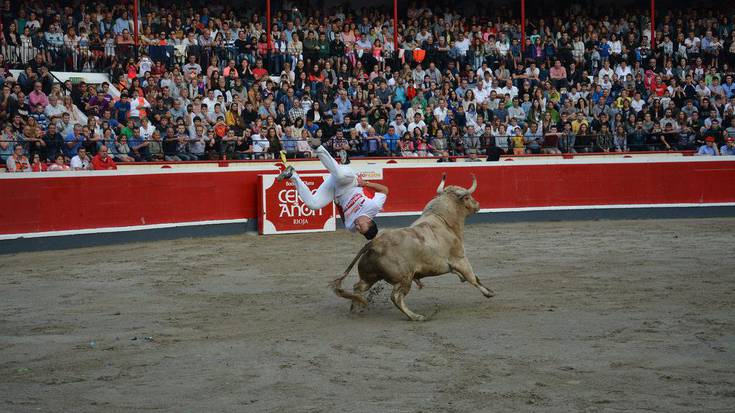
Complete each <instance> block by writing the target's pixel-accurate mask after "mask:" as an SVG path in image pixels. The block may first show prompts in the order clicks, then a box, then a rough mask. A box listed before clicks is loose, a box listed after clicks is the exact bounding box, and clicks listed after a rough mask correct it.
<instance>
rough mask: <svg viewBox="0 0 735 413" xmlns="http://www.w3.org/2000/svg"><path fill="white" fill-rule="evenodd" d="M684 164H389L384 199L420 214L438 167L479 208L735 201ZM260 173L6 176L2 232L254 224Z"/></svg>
mask: <svg viewBox="0 0 735 413" xmlns="http://www.w3.org/2000/svg"><path fill="white" fill-rule="evenodd" d="M685 159H686V160H681V159H676V160H672V161H670V162H668V161H667V162H641V161H638V160H625V159H619V160H617V161H615V162H611V163H608V162H605V163H602V162H590V163H582V162H578V161H574V162H572V161H568V163H565V162H564V161H563V160H559V161H554V162H551V163H548V162H546V163H541V164H525V163H524V164H521V163H516V164H511V162H502V163H499V164H498V163H496V164H488V163H482V164H477V163H475V164H464V163H463V164H449V165H451V166H446V164H433V165H427V166H420V167H403V166H401V167H386V168H385V169H384V170H383V183H384V184H386V185H387V186H388V187H389V188H390V191H391V193H390V195H389V197H388V202H387V203H386V206H385V212H386V213H391V212H414V211H420V210H421V209H423V207H424V205H425V204H426V202H427V201H428V200H429V199H431V197H432V196H433V195H434V191H435V189H436V185H437V184H438V183H439V180H440V178H441V174H442V173H443V172H444V171H446V172H447V174H448V178H447V183H448V184H456V185H461V186H465V187H466V186H469V185H470V183H471V178H470V175H469V174H470V173H474V174H475V175H476V176H477V179H478V185H479V186H478V190H477V192H476V193H475V197H476V198H477V200H478V201H480V204H481V207H482V208H520V207H546V206H581V205H622V204H689V203H693V204H706V203H728V202H735V191H733V190H732V189H731V188H732V182H733V181H734V180H735V159H733V160H717V161H706V162H704V161H702V160H700V159H693V158H685ZM723 159H724V158H723ZM262 173H264V172H263V171H227V170H226V169H225V170H223V169H219V170H216V171H208V172H203V171H195V172H177V171H174V170H168V171H160V172H153V173H146V174H140V173H134V174H131V173H127V174H117V175H112V174H108V173H88V174H89V175H86V176H85V175H84V173H75V174H74V176H64V175H60V174H54V175H53V177H52V176H51V175H46V176H44V177H38V175H36V176H34V175H30V174H29V175H25V176H23V177H22V178H17V177H13V178H9V177H3V178H0V188H1V192H2V194H3V195H4V198H5V199H4V205H5V207H4V208H1V209H0V234H18V233H33V232H46V231H60V230H77V229H89V228H101V227H125V226H135V225H150V224H162V223H177V222H198V221H217V220H232V219H242V218H247V219H253V218H255V217H256V202H257V192H256V190H257V185H256V179H257V175H258V174H262ZM80 174H81V176H80Z"/></svg>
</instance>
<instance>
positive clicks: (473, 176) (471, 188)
mask: <svg viewBox="0 0 735 413" xmlns="http://www.w3.org/2000/svg"><path fill="white" fill-rule="evenodd" d="M475 189H477V178H475V174H472V186H471V187H470V189H468V190H467V192H468V193H470V194H471V193H473V192H475Z"/></svg>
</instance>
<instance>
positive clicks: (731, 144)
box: [720, 136, 735, 156]
mask: <svg viewBox="0 0 735 413" xmlns="http://www.w3.org/2000/svg"><path fill="white" fill-rule="evenodd" d="M720 155H723V156H725V155H727V156H733V155H735V138H733V137H732V136H728V137H727V138H725V144H724V145H722V148H720Z"/></svg>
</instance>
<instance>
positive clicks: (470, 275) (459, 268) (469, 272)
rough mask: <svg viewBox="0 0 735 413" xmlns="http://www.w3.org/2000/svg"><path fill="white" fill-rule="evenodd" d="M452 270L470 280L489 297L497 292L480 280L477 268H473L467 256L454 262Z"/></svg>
mask: <svg viewBox="0 0 735 413" xmlns="http://www.w3.org/2000/svg"><path fill="white" fill-rule="evenodd" d="M451 268H452V272H453V273H455V274H457V275H458V276H459V277H460V279H462V278H464V279H465V280H467V282H469V283H470V284H472V285H474V286H475V287H477V289H478V290H480V292H481V293H482V295H484V296H485V297H487V298H490V297H492V296H494V295H495V293H494V292H493V291H492V290H491V289H489V288H486V287H485V286H484V285H482V283H481V282H480V279H479V278H477V275H475V270H473V269H472V265H470V262H469V261H467V258H464V259H462V260H460V261H459V262H456V263H453V264H452V265H451Z"/></svg>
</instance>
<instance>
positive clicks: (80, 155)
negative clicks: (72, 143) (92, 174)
mask: <svg viewBox="0 0 735 413" xmlns="http://www.w3.org/2000/svg"><path fill="white" fill-rule="evenodd" d="M69 166H71V170H72V171H88V170H90V169H92V164H91V159H89V156H87V150H86V149H84V147H81V148H79V150H78V151H77V154H76V155H75V156H74V157H73V158H71V162H70V164H69Z"/></svg>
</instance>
